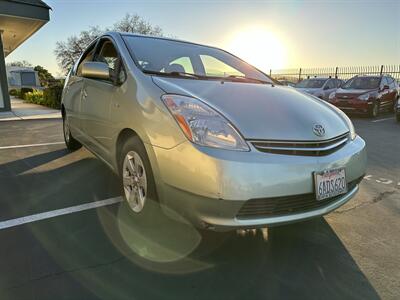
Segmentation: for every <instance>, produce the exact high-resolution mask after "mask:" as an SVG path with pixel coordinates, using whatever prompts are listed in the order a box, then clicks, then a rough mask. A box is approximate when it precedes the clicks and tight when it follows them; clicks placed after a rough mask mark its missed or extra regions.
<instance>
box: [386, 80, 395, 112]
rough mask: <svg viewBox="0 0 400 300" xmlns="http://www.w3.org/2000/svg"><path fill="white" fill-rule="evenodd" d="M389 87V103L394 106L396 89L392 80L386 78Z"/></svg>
mask: <svg viewBox="0 0 400 300" xmlns="http://www.w3.org/2000/svg"><path fill="white" fill-rule="evenodd" d="M386 78H387V81H388V85H389V102H390V105H394V102H395V100H396V99H397V89H396V83H395V81H394V78H393V77H391V76H388V77H386Z"/></svg>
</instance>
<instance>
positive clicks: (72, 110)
mask: <svg viewBox="0 0 400 300" xmlns="http://www.w3.org/2000/svg"><path fill="white" fill-rule="evenodd" d="M95 46H96V43H95V42H93V43H92V44H91V45H90V46H89V47H88V48H87V50H86V51H85V52H84V53H83V54H82V55H81V57H80V59H79V60H78V61H77V63H76V64H75V66H74V67H73V68H72V70H71V71H70V73H69V78H68V80H66V81H67V85H66V86H65V87H64V91H63V104H64V107H65V110H66V113H67V116H68V122H69V127H70V130H71V132H72V135H73V136H74V137H75V138H76V139H78V140H80V141H81V140H83V139H84V137H83V128H82V114H81V110H82V107H81V104H82V90H83V85H84V78H83V77H82V65H83V63H84V62H86V61H91V60H92V58H93V55H94V51H95Z"/></svg>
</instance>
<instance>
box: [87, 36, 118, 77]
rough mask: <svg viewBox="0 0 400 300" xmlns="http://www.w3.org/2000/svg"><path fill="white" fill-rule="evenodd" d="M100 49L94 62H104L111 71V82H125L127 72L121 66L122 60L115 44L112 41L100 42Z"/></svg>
mask: <svg viewBox="0 0 400 300" xmlns="http://www.w3.org/2000/svg"><path fill="white" fill-rule="evenodd" d="M100 43H102V44H100V45H99V47H100V48H98V49H99V50H97V53H96V55H95V59H94V61H97V62H103V63H106V64H107V65H108V68H109V70H110V77H111V80H112V81H114V80H116V79H118V81H119V82H123V81H124V80H125V72H124V70H123V67H122V66H120V58H119V55H118V52H117V49H116V48H115V46H114V44H113V43H112V42H111V41H110V40H104V41H103V42H100Z"/></svg>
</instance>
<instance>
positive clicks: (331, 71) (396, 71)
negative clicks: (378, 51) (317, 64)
mask: <svg viewBox="0 0 400 300" xmlns="http://www.w3.org/2000/svg"><path fill="white" fill-rule="evenodd" d="M269 75H270V76H271V77H273V78H274V79H277V80H288V81H291V82H293V83H297V82H299V81H301V80H303V79H305V78H312V77H332V78H339V79H342V80H347V79H350V78H351V77H353V76H356V75H391V76H392V77H393V78H395V79H396V80H397V82H399V83H400V65H380V66H350V67H326V68H299V69H282V70H270V71H269Z"/></svg>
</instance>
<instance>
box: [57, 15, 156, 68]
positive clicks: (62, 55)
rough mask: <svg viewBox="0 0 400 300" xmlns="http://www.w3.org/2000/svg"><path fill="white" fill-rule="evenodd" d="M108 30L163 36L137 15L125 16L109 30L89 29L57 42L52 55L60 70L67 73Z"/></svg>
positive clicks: (97, 27) (96, 27)
mask: <svg viewBox="0 0 400 300" xmlns="http://www.w3.org/2000/svg"><path fill="white" fill-rule="evenodd" d="M110 30H112V31H123V32H131V33H139V34H145V35H153V36H163V31H162V29H161V28H160V27H159V26H153V25H151V24H150V23H148V22H147V21H145V20H144V19H143V18H141V17H140V16H139V15H137V14H126V15H125V17H123V18H122V19H121V20H120V21H118V22H116V23H115V24H114V25H113V26H112V27H111V28H104V29H102V28H100V27H99V26H94V27H90V28H89V29H88V30H84V31H82V32H80V34H79V35H73V36H70V37H68V38H67V40H66V41H59V42H57V44H56V49H55V50H54V53H55V55H56V57H57V62H58V64H59V65H60V67H61V69H62V70H63V71H64V72H65V73H67V72H68V71H69V70H70V69H71V68H72V66H73V65H74V63H75V61H76V60H77V59H78V58H79V56H80V55H81V54H82V52H83V51H84V50H85V49H86V48H87V46H89V44H90V43H91V42H92V41H93V40H94V39H96V38H97V37H99V36H100V35H101V34H103V33H104V32H106V31H110Z"/></svg>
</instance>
